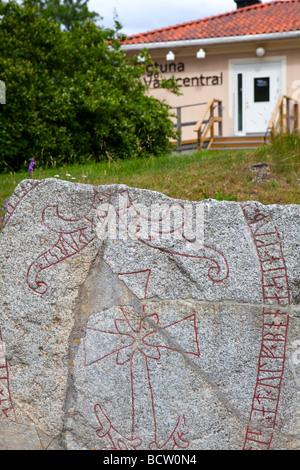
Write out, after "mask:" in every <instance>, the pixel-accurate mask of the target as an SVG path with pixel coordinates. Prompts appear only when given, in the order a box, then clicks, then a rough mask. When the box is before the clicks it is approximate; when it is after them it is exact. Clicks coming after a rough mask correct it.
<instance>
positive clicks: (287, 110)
mask: <svg viewBox="0 0 300 470" xmlns="http://www.w3.org/2000/svg"><path fill="white" fill-rule="evenodd" d="M286 117H287V133H288V134H289V133H290V131H291V100H290V98H286Z"/></svg>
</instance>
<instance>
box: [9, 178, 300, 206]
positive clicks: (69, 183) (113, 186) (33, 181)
mask: <svg viewBox="0 0 300 470" xmlns="http://www.w3.org/2000/svg"><path fill="white" fill-rule="evenodd" d="M28 182H30V183H31V184H34V185H35V184H37V185H38V184H42V183H51V182H55V183H58V184H60V185H63V186H66V187H71V186H73V187H74V186H77V187H81V188H82V189H84V188H105V189H111V190H115V191H119V190H126V189H128V190H132V191H137V192H141V193H144V194H145V193H149V194H156V195H157V196H160V197H164V198H167V199H170V200H172V201H184V202H190V203H215V204H219V205H236V204H238V205H240V204H258V205H260V206H265V207H274V208H276V207H297V208H298V207H300V203H299V204H278V203H272V204H263V203H262V202H260V201H257V200H253V199H252V200H244V201H226V200H221V201H219V200H217V199H214V198H208V199H201V200H194V199H192V200H188V199H180V198H174V197H171V196H168V195H167V194H165V193H163V192H161V191H156V190H152V189H144V188H137V187H134V186H128V185H127V184H123V183H120V184H103V185H93V184H89V183H78V182H73V181H66V180H62V179H60V178H44V179H42V180H36V179H30V178H26V179H24V180H22V181H20V183H18V185H17V186H16V187H15V189H14V192H13V193H12V195H11V196H10V197H12V196H13V194H14V193H15V191H16V190H17V188H18V187H19V186H20V185H22V184H23V183H25V184H26V183H28Z"/></svg>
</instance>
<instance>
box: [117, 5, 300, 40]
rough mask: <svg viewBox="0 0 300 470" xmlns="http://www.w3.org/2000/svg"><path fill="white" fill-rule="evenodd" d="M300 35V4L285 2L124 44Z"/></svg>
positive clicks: (150, 34)
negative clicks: (263, 35)
mask: <svg viewBox="0 0 300 470" xmlns="http://www.w3.org/2000/svg"><path fill="white" fill-rule="evenodd" d="M288 31H300V0H281V1H273V2H270V3H262V4H256V5H252V6H249V7H244V8H240V9H237V10H234V11H231V12H229V13H224V14H221V15H216V16H211V17H209V18H204V19H200V20H196V21H190V22H188V23H182V24H178V25H175V26H169V27H167V28H162V29H156V30H154V31H148V32H146V33H140V34H135V35H133V36H130V37H128V38H127V40H126V41H125V42H124V44H148V43H155V42H167V41H184V40H192V39H208V38H220V37H230V36H245V35H256V34H268V33H282V32H288Z"/></svg>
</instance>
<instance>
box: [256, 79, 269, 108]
mask: <svg viewBox="0 0 300 470" xmlns="http://www.w3.org/2000/svg"><path fill="white" fill-rule="evenodd" d="M261 101H270V77H262V78H255V79H254V102H255V103H258V102H261Z"/></svg>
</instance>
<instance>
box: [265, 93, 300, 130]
mask: <svg viewBox="0 0 300 470" xmlns="http://www.w3.org/2000/svg"><path fill="white" fill-rule="evenodd" d="M298 130H299V103H298V102H297V101H295V100H293V99H292V98H290V97H289V96H286V95H280V96H279V98H278V100H277V103H276V106H275V108H274V111H273V113H272V116H271V119H270V121H269V124H268V129H267V132H270V134H271V135H276V134H278V133H279V134H286V133H289V132H295V131H298Z"/></svg>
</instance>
